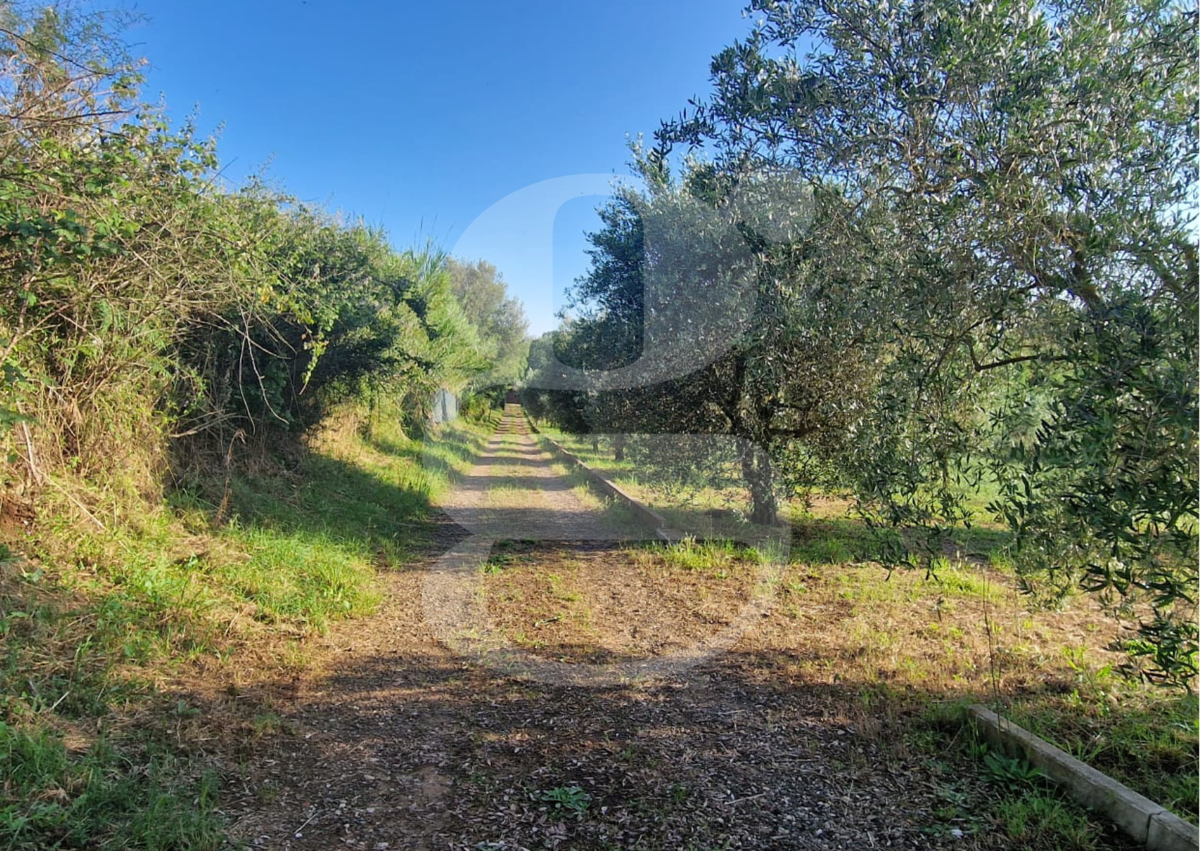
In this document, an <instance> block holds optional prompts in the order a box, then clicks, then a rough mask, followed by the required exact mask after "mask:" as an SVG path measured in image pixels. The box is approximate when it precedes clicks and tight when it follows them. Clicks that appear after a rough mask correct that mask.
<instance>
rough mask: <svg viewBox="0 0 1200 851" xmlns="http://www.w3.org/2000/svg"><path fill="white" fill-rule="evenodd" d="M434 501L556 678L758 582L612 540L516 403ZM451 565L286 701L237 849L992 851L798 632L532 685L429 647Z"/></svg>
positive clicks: (677, 637)
mask: <svg viewBox="0 0 1200 851" xmlns="http://www.w3.org/2000/svg"><path fill="white" fill-rule="evenodd" d="M441 507H442V508H443V509H444V511H445V512H446V513H447V515H449V517H451V518H453V519H454V520H455V521H456V522H457V523H458V525H460V526H464V527H467V528H464V529H462V530H460V531H459V532H458V533H457V534H456V537H455V543H447V544H446V546H445V549H446V550H452V549H453V548H454V546H458V545H459V544H461V543H462V542H463V541H466V540H468V539H469V536H470V535H471V534H474V535H476V536H490V537H491V538H495V539H497V543H495V544H494V545H492V544H489V545H488V548H487V552H486V553H485V554H484V560H483V561H481V562H479V563H477V564H475V565H474V566H473V567H471V566H463V565H458V566H456V567H453V568H452V570H456V571H458V573H457V574H456V575H457V576H458V578H459V579H464V580H465V579H466V578H470V579H471V581H472V582H473V583H474V584H473V586H472V587H473V591H472V594H473V597H474V599H475V601H476V603H477V604H478V607H479V608H478V610H482V611H484V612H485V613H486V614H485V617H486V619H487V621H488V623H487V624H481V625H480V628H481V629H483V630H484V631H490V632H491V633H492V634H493V635H500V636H503V637H504V638H505V640H507V641H509V642H511V644H512V645H513V647H516V648H519V649H520V651H521V652H522V653H524V654H527V655H528V656H531V657H534V658H539V659H544V660H545V661H546V662H547V664H548V665H551V666H554V665H557V666H575V667H577V668H579V669H581V670H582V669H589V668H594V667H596V666H605V665H609V666H611V665H620V664H623V663H625V662H628V661H630V660H638V659H646V658H654V657H655V656H661V655H663V654H668V655H669V654H671V653H673V652H676V651H679V650H681V649H683V648H686V647H688V646H693V645H695V644H697V643H698V642H703V641H704V640H705V639H706V638H707V637H710V636H711V635H713V634H714V633H717V632H719V631H720V630H721V629H722V628H724V627H726V626H728V625H729V624H730V623H732V622H734V620H735V618H736V616H737V613H738V612H739V611H740V610H741V609H742V608H743V606H744V604H745V601H746V599H747V597H748V596H749V595H750V594H751V593H752V591H753V581H752V578H747V577H749V576H750V575H751V574H753V568H752V566H751V565H749V564H746V565H742V564H740V563H738V562H737V561H736V556H733V558H735V561H733V562H731V563H730V564H728V565H727V566H728V567H729V568H730V569H729V570H727V571H726V570H722V571H703V570H684V569H680V568H679V567H678V566H676V565H674V564H673V563H672V562H671V560H670V559H669V558H667V557H666V554H665V551H664V550H663V549H662V548H661V547H653V548H652V547H650V546H649V545H645V544H633V543H627V542H622V541H620V540H618V539H619V538H620V537H621V533H620V532H614V531H613V530H612V528H611V527H610V526H608V525H607V524H606V522H605V521H604V518H603V517H602V516H601V511H600V509H599V507H598V504H597V503H596V502H595V501H594V500H592V499H591V498H590V497H587V496H586V495H583V494H580V493H577V492H576V490H575V487H574V485H573V484H572V482H571V481H569V480H568V478H567V477H566V476H565V474H564V471H563V470H562V469H561V468H559V467H557V466H556V465H555V464H554V463H553V461H552V457H551V455H550V454H549V453H548V452H547V451H546V449H545V448H544V447H543V446H542V445H541V444H540V443H539V441H538V438H537V437H536V436H534V435H531V434H530V433H529V429H528V427H527V424H526V423H525V420H524V416H523V414H522V413H521V412H520V410H519V409H517V408H515V406H510V408H509V410H508V411H507V412H506V414H505V417H504V420H503V421H502V423H501V425H500V427H499V429H498V431H497V432H496V434H495V435H494V436H493V438H492V439H491V441H490V442H489V443H488V445H487V448H486V450H485V451H484V453H483V454H482V455H481V456H480V457H479V458H478V459H477V462H476V463H475V465H474V467H473V468H472V469H471V470H470V472H469V474H468V475H467V476H466V477H465V479H464V480H463V481H462V482H461V483H460V484H459V485H458V486H457V487H456V488H454V489H453V490H452V492H450V493H449V494H448V495H447V497H446V498H445V500H444V502H443V504H442V506H441ZM444 562H445V559H444V557H443V554H442V553H435V554H431V555H429V556H428V557H425V558H424V559H422V560H420V561H419V562H417V563H415V564H409V565H405V566H403V567H402V568H400V569H396V570H392V571H385V572H384V576H383V580H382V581H383V582H384V583H385V592H386V596H385V600H384V602H383V604H382V606H381V609H380V611H379V612H378V614H376V615H373V616H371V617H368V618H362V619H357V620H352V621H347V622H343V623H340V624H339V625H337V626H335V627H334V628H333V630H332V631H331V633H330V634H329V635H328V636H326V637H325V638H324V639H323V640H322V643H321V647H320V649H319V650H318V651H317V652H316V655H317V657H318V658H317V660H316V662H315V663H314V664H313V665H312V666H311V668H306V669H305V671H304V672H303V673H302V674H300V675H297V678H296V679H295V681H293V682H289V683H286V684H284V685H285V687H281V688H280V689H278V690H277V692H276V693H275V695H274V700H273V708H274V711H275V712H277V713H278V715H279V716H280V717H281V718H282V722H281V723H282V725H283V726H284V729H285V730H287V731H289V732H288V733H286V734H285V735H282V736H278V737H273V738H272V739H271V740H270V742H269V743H268V744H267V745H265V746H264V748H265V749H264V750H262V751H256V752H255V753H252V754H247V755H246V771H247V774H248V779H249V781H250V783H249V785H247V787H246V789H245V794H244V795H242V797H241V798H240V799H239V800H237V801H235V802H233V803H231V804H227V806H226V809H227V812H228V815H229V816H230V819H231V821H233V823H234V828H233V832H234V834H235V836H237V837H239V838H241V839H242V840H244V841H245V842H246V843H247V844H248V845H249V846H250V847H252V848H279V849H342V848H361V849H373V851H383V849H392V850H393V851H395V849H453V851H460V850H461V851H466V849H472V851H476V850H477V849H487V850H488V851H501V850H502V849H504V850H505V851H508V849H511V851H517V850H518V849H559V848H561V849H662V851H684V849H697V850H699V849H755V851H760V849H847V848H850V849H858V848H864V849H868V848H939V847H947V848H964V847H1003V846H998V845H977V844H975V843H974V842H973V841H969V842H964V841H963V840H961V839H956V838H955V837H954V836H953V835H952V834H951V833H950V832H949V831H948V830H945V829H943V830H940V831H933V830H931V829H930V825H932V824H934V817H933V816H932V815H931V814H932V813H933V812H934V811H935V810H936V809H937V808H938V807H939V806H941V805H942V802H941V801H940V800H939V799H938V797H937V788H938V784H937V782H935V781H936V778H935V777H934V776H932V775H931V774H930V769H929V768H927V767H925V766H923V765H918V764H910V763H909V762H908V761H906V760H905V759H904V757H903V751H902V749H896V748H893V747H890V746H888V728H887V726H886V724H883V723H882V722H877V721H874V720H872V719H871V718H870V716H869V713H866V712H864V711H863V709H862V706H861V704H860V703H859V702H858V699H857V695H858V691H857V689H856V688H854V686H853V684H851V686H850V687H849V688H843V687H842V686H840V685H838V684H837V683H836V682H833V681H830V682H825V683H820V682H809V683H804V682H803V681H802V680H801V679H800V677H799V675H798V674H797V673H796V671H797V670H798V668H797V665H798V664H799V663H800V662H801V661H802V660H803V659H805V658H811V656H812V654H813V653H815V652H818V651H817V650H815V649H814V647H813V646H811V645H810V643H809V642H811V641H812V640H813V639H812V636H811V634H807V635H806V629H805V628H804V626H803V623H800V624H799V625H797V622H796V621H788V620H786V619H785V618H784V617H783V616H782V615H780V614H778V613H776V612H770V613H766V612H764V613H763V616H761V617H757V618H756V623H755V625H754V627H753V628H752V629H750V630H748V631H747V632H746V633H745V635H743V636H741V638H740V640H738V641H737V643H736V644H735V645H734V646H733V647H732V648H730V649H729V650H727V651H726V652H722V653H718V654H713V655H712V656H711V658H706V659H705V660H703V661H702V662H700V663H699V664H697V665H696V666H694V667H692V668H690V669H688V670H686V671H683V672H681V673H679V674H678V675H677V676H665V677H653V676H650V677H635V678H632V679H629V680H628V681H624V682H607V683H605V684H602V685H579V684H577V683H572V682H569V681H566V680H565V679H564V680H556V679H555V677H554V676H548V677H545V676H544V677H540V678H539V677H536V676H535V677H529V676H523V675H521V672H520V671H511V670H506V669H505V668H504V666H503V665H497V664H490V663H488V661H487V660H486V659H482V658H480V657H478V656H472V655H471V654H469V653H468V654H465V655H464V654H463V653H461V652H458V651H456V650H455V649H452V648H451V647H449V646H448V645H447V642H446V641H444V640H442V638H439V629H442V627H438V626H437V625H436V624H431V619H430V617H429V614H428V611H427V609H428V606H427V602H428V597H429V594H430V591H429V589H430V587H431V578H432V579H436V578H437V574H438V572H439V571H442V570H443V568H444ZM468 574H469V576H468ZM432 584H433V585H434V586H436V582H433V583H432ZM435 596H436V595H435ZM830 617H836V613H826V619H828V618H830ZM460 626H462V627H463V629H464V631H470V628H471V625H470V624H466V625H460ZM814 628H816V627H814ZM821 628H826V626H825V625H822V626H821ZM559 669H561V667H560V668H559ZM559 669H556V668H554V667H550V668H548V669H547V670H550V671H551V672H553V671H554V670H559ZM832 680H836V677H833V678H832ZM251 789H253V790H256V791H254V792H251ZM264 790H266V791H264ZM231 796H232V797H237V790H231Z"/></svg>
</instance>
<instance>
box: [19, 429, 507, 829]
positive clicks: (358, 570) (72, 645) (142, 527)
mask: <svg viewBox="0 0 1200 851" xmlns="http://www.w3.org/2000/svg"><path fill="white" fill-rule="evenodd" d="M357 426H358V423H357V422H356V421H355V420H353V418H350V419H347V420H346V421H344V422H343V423H341V425H339V426H336V427H330V428H327V429H326V430H325V431H323V432H322V433H321V434H320V435H318V436H317V437H316V438H315V439H313V440H312V441H311V442H310V444H309V445H308V446H307V447H305V448H304V449H303V450H297V451H292V452H290V453H288V454H287V455H286V460H280V459H279V458H278V457H277V458H276V459H275V460H273V461H270V462H269V463H266V464H265V465H263V466H262V467H261V469H259V470H257V471H255V472H241V473H239V474H235V475H232V476H231V477H230V478H229V482H228V487H227V489H226V487H225V486H224V484H223V483H222V482H221V481H219V477H216V478H214V479H212V480H209V481H207V482H203V481H202V482H200V483H199V484H196V485H193V486H192V487H188V488H183V489H180V490H178V491H176V492H175V493H173V494H172V495H171V496H170V497H169V498H168V499H167V500H166V501H165V502H152V501H146V500H142V501H141V502H132V501H129V500H128V499H126V500H124V501H122V500H120V499H118V498H117V497H115V496H113V495H111V494H108V493H98V492H94V491H93V492H84V491H83V490H82V489H80V490H76V491H72V490H71V489H70V488H71V483H69V482H64V483H62V484H60V485H59V487H58V488H57V490H56V492H57V493H59V494H60V495H61V496H62V501H61V502H58V503H53V502H47V504H46V505H47V508H46V509H45V510H44V515H43V516H44V518H45V519H43V520H42V521H41V522H40V523H39V524H37V525H36V526H35V527H33V528H31V529H30V530H29V531H28V532H26V531H25V530H18V529H11V528H10V529H8V530H7V533H8V534H7V535H6V537H7V539H8V543H7V545H6V548H5V549H4V550H3V553H0V555H3V559H0V640H2V641H3V644H4V648H5V653H4V659H3V666H2V667H0V847H6V848H13V849H22V850H23V849H45V848H94V847H113V848H131V849H132V848H139V849H140V848H145V849H159V848H161V849H167V848H187V849H208V848H214V849H215V848H218V847H221V846H222V843H223V842H224V840H223V831H222V824H221V818H220V816H219V809H218V805H219V786H220V783H219V779H220V777H219V773H218V772H217V771H214V770H213V768H212V766H213V765H215V764H217V761H216V759H215V757H214V750H220V748H222V747H224V746H225V745H227V744H229V742H227V741H224V738H225V737H227V736H231V735H236V736H239V737H241V738H242V739H243V741H242V742H240V743H239V746H242V747H244V746H246V740H250V741H251V743H252V739H253V737H254V736H255V735H260V734H264V733H266V732H269V730H270V728H271V724H270V723H269V717H268V716H269V714H270V713H269V711H267V712H264V709H263V707H249V706H248V707H247V709H246V712H247V713H248V717H246V718H240V719H222V723H221V724H219V723H216V722H215V721H214V720H213V719H211V718H208V719H206V718H201V717H198V716H199V714H200V710H199V709H198V708H196V707H195V706H192V705H191V704H190V703H189V702H188V701H187V700H185V699H180V698H179V697H178V696H177V695H176V694H174V693H173V692H172V686H171V684H172V682H173V681H175V680H177V679H179V678H185V679H186V677H187V676H188V674H189V671H195V670H198V669H199V667H203V668H204V669H205V670H213V669H214V667H215V668H216V669H217V670H218V671H221V670H227V669H232V668H236V667H237V666H239V665H243V664H255V663H256V662H255V661H253V660H251V659H250V657H255V658H256V659H259V660H261V657H262V656H263V654H264V653H266V654H268V655H270V654H272V653H273V654H275V657H276V663H278V662H279V660H283V659H290V660H291V663H292V664H297V663H300V662H302V660H303V654H304V645H305V640H306V638H307V636H309V635H311V634H314V633H319V632H321V631H323V630H324V629H326V628H327V626H328V625H329V624H330V623H331V622H332V621H334V620H336V619H339V618H346V617H355V616H360V615H363V614H366V613H369V612H370V611H372V609H373V607H374V605H375V603H376V601H377V599H378V592H377V589H376V576H377V571H378V570H380V569H402V568H403V565H404V563H405V561H406V560H408V559H410V558H411V557H412V556H413V554H414V553H415V552H417V551H419V550H420V549H421V548H423V547H426V546H428V545H429V543H430V536H431V532H430V528H431V527H430V523H429V519H430V511H429V506H430V500H431V498H432V497H434V496H435V495H436V494H437V493H438V492H439V491H440V490H441V489H443V488H444V487H446V485H447V483H448V481H449V480H450V478H451V477H452V476H453V475H454V474H455V472H456V471H457V470H461V469H462V468H463V466H464V464H465V463H466V461H467V460H468V459H469V458H470V457H471V456H472V453H473V452H474V450H475V449H476V448H477V446H478V444H479V442H480V441H481V440H482V438H483V435H485V434H486V433H487V432H488V431H489V428H488V426H486V425H482V426H474V427H472V426H462V427H458V428H455V429H449V430H447V431H446V432H445V433H444V434H443V436H442V438H441V439H439V440H437V441H431V442H430V443H429V444H428V445H427V446H426V445H422V444H421V443H420V442H418V441H414V440H411V439H409V438H407V437H406V436H405V435H404V434H403V433H402V432H401V431H400V429H399V428H398V427H393V426H390V425H389V424H387V423H384V424H377V425H376V426H375V428H373V429H371V431H370V433H369V434H367V435H364V434H362V430H361V429H360V428H358V427H357ZM427 450H428V451H427ZM76 487H80V486H78V485H76ZM51 499H53V497H51ZM85 504H86V505H88V506H89V507H88V508H86V509H84V508H82V506H83V505H85ZM264 648H268V649H267V650H264ZM269 648H273V649H269ZM264 719H266V720H264ZM222 724H224V726H226V727H227V729H226V730H224V731H223V730H221V729H220V727H221V726H222ZM188 731H190V733H189V732H188Z"/></svg>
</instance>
